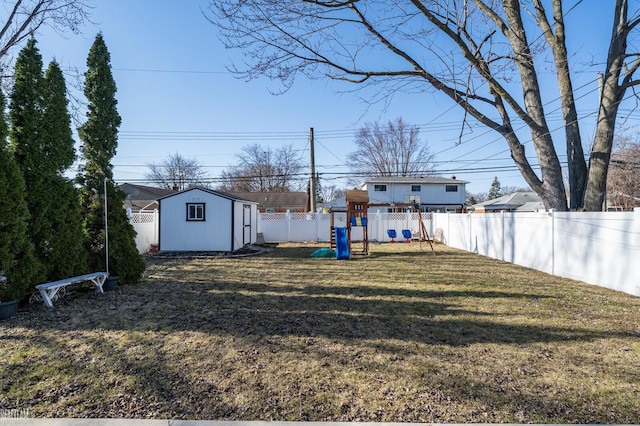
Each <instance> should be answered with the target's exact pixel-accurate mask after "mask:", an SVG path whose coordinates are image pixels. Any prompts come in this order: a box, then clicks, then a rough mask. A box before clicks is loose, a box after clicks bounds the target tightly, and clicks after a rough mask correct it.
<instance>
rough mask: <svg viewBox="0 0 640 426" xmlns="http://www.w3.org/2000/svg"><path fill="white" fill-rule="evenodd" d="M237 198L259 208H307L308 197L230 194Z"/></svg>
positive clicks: (273, 194)
mask: <svg viewBox="0 0 640 426" xmlns="http://www.w3.org/2000/svg"><path fill="white" fill-rule="evenodd" d="M230 194H233V195H234V196H237V197H242V198H244V199H246V200H251V201H253V202H256V203H258V204H259V206H260V207H261V208H288V207H297V208H303V209H306V208H307V202H308V197H309V196H308V195H307V193H306V192H231V193H230Z"/></svg>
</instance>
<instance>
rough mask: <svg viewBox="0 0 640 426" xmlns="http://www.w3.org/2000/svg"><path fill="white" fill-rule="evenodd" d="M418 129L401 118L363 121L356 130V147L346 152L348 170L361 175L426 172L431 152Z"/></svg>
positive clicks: (418, 174)
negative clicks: (363, 123) (382, 121)
mask: <svg viewBox="0 0 640 426" xmlns="http://www.w3.org/2000/svg"><path fill="white" fill-rule="evenodd" d="M419 136H420V129H419V128H418V127H417V126H412V125H410V124H408V123H406V122H405V121H404V120H403V119H402V118H397V119H395V120H392V121H389V122H388V123H387V124H385V125H382V124H380V123H378V122H375V123H367V124H366V125H365V126H364V127H362V128H361V129H360V130H358V132H357V133H356V137H355V145H356V150H355V151H353V152H351V153H349V155H348V156H347V161H346V163H347V165H348V166H349V168H350V169H351V172H352V173H353V174H354V175H355V176H358V177H362V176H425V175H426V176H429V175H433V174H434V171H433V170H434V169H433V159H434V156H433V154H431V152H430V150H429V145H428V144H427V142H426V141H424V140H421V139H420V137H419Z"/></svg>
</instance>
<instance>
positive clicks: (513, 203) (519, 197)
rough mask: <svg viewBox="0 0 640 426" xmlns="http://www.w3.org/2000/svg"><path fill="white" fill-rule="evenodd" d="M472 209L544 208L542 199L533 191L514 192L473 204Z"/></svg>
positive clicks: (523, 209)
mask: <svg viewBox="0 0 640 426" xmlns="http://www.w3.org/2000/svg"><path fill="white" fill-rule="evenodd" d="M472 207H473V209H474V210H480V211H482V210H516V211H535V210H539V209H544V203H543V202H542V199H541V198H540V197H539V196H538V194H536V193H535V192H533V191H527V192H514V193H512V194H507V195H503V196H502V197H498V198H494V199H492V200H487V201H483V202H482V203H478V204H474V205H473V206H472Z"/></svg>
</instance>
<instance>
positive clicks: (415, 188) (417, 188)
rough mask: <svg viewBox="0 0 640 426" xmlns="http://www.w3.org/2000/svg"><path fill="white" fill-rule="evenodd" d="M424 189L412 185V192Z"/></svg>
mask: <svg viewBox="0 0 640 426" xmlns="http://www.w3.org/2000/svg"><path fill="white" fill-rule="evenodd" d="M421 189H422V187H421V186H420V185H411V192H420V191H421Z"/></svg>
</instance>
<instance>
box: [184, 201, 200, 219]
mask: <svg viewBox="0 0 640 426" xmlns="http://www.w3.org/2000/svg"><path fill="white" fill-rule="evenodd" d="M191 221H199V222H204V203H187V222H191Z"/></svg>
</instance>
